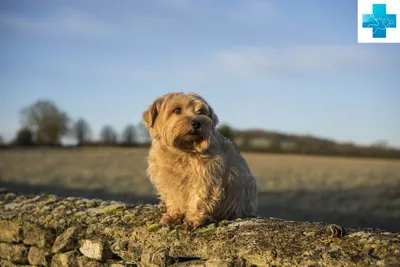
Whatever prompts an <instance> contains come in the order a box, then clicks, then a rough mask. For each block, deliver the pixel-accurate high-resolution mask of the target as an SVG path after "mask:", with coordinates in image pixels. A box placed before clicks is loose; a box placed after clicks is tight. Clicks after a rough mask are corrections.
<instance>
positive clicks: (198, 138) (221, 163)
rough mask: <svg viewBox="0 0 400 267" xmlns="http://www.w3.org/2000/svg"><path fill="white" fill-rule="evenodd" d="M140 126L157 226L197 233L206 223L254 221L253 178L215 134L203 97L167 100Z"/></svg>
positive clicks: (214, 121) (213, 116)
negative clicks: (146, 139)
mask: <svg viewBox="0 0 400 267" xmlns="http://www.w3.org/2000/svg"><path fill="white" fill-rule="evenodd" d="M142 121H143V123H144V124H145V126H146V128H147V130H148V131H149V133H150V136H151V138H152V141H151V147H150V150H149V155H148V168H147V170H146V175H147V177H148V178H149V179H150V181H151V183H152V185H153V186H154V187H155V189H156V190H157V192H158V195H159V198H160V205H159V207H160V208H161V210H163V209H164V211H165V213H163V216H162V218H161V220H160V224H163V225H173V224H179V223H182V226H183V228H184V229H197V228H199V227H201V226H203V225H205V224H206V222H207V221H220V220H225V219H226V220H232V219H236V218H244V217H255V216H256V212H257V205H258V203H257V181H256V178H255V177H254V176H253V175H252V174H251V172H250V169H249V167H248V165H247V163H246V161H245V159H244V158H243V157H242V156H241V154H240V151H239V150H238V149H237V148H236V146H235V145H234V144H233V143H232V142H231V141H230V140H229V139H227V138H225V137H224V136H223V135H222V134H221V133H219V131H218V130H217V129H216V125H217V124H218V121H219V120H218V117H217V115H216V114H215V113H214V110H213V108H212V107H211V106H210V105H209V104H208V103H207V102H206V100H205V99H204V98H203V97H201V96H200V95H198V94H196V93H188V94H185V93H183V92H172V93H168V94H165V95H163V96H161V97H159V98H157V99H156V100H155V101H154V102H153V103H152V104H151V105H150V106H149V107H148V109H147V110H146V111H144V112H143V114H142Z"/></svg>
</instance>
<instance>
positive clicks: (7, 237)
mask: <svg viewBox="0 0 400 267" xmlns="http://www.w3.org/2000/svg"><path fill="white" fill-rule="evenodd" d="M0 229H1V231H0V241H4V242H19V241H21V240H22V229H21V226H20V225H19V223H16V222H10V221H6V220H0Z"/></svg>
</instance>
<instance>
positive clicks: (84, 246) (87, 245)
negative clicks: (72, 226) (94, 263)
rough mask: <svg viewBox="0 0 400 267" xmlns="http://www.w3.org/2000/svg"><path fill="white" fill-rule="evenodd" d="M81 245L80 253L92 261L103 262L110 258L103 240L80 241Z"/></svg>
mask: <svg viewBox="0 0 400 267" xmlns="http://www.w3.org/2000/svg"><path fill="white" fill-rule="evenodd" d="M79 243H80V245H81V247H80V248H79V251H80V252H81V253H82V254H83V255H85V256H86V257H88V258H90V259H94V260H99V261H102V260H105V259H106V258H107V257H109V256H110V253H109V251H107V249H106V248H105V246H104V242H103V241H102V240H91V239H85V240H80V241H79Z"/></svg>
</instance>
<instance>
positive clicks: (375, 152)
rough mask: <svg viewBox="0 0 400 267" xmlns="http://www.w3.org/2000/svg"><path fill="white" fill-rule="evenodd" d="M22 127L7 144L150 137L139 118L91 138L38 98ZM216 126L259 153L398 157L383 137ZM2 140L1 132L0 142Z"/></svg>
mask: <svg viewBox="0 0 400 267" xmlns="http://www.w3.org/2000/svg"><path fill="white" fill-rule="evenodd" d="M20 117H21V123H22V127H21V129H19V130H18V132H17V133H16V136H15V138H14V140H13V141H12V142H11V144H9V145H8V146H9V147H10V146H11V147H13V146H61V145H62V144H61V139H62V138H63V137H69V138H71V137H72V138H74V139H75V140H76V143H77V145H78V146H102V145H106V146H149V145H150V142H151V137H150V134H149V132H148V131H147V129H146V127H145V125H144V124H143V123H142V122H139V123H138V124H136V125H134V124H128V125H126V127H125V128H124V130H123V131H122V133H120V134H118V133H117V131H116V130H115V129H114V128H113V126H112V125H105V126H103V127H102V128H101V130H100V135H99V136H100V138H99V140H93V132H92V129H91V127H90V125H89V123H88V122H87V121H86V120H85V119H83V118H79V119H77V120H76V121H72V120H71V119H70V117H69V116H68V115H67V113H66V112H64V111H62V110H61V109H59V108H58V107H57V105H56V104H55V103H54V102H52V101H47V100H39V101H37V102H35V103H33V104H32V105H30V106H28V107H26V108H23V109H22V110H21V111H20ZM217 130H218V131H219V132H220V133H221V134H223V135H224V136H225V137H226V138H229V139H230V140H232V142H233V143H234V144H235V145H236V146H237V147H238V148H239V149H240V150H241V151H248V152H259V153H264V152H265V153H287V154H310V155H329V156H350V157H353V156H354V157H380V158H400V150H399V149H395V148H390V147H389V146H388V143H387V142H386V141H379V142H377V143H375V144H372V145H370V146H359V145H355V144H352V143H338V142H335V141H333V140H328V139H324V138H317V137H313V136H310V135H305V136H300V135H290V134H283V133H279V132H276V131H265V130H254V129H253V130H238V129H234V128H232V127H231V126H229V125H227V124H221V125H219V126H218V128H217ZM2 143H3V147H4V146H5V145H4V141H3V140H2V138H1V136H0V146H1V144H2Z"/></svg>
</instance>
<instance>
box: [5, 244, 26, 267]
mask: <svg viewBox="0 0 400 267" xmlns="http://www.w3.org/2000/svg"><path fill="white" fill-rule="evenodd" d="M0 259H4V260H8V261H12V262H14V263H22V264H25V263H28V249H27V248H26V247H25V246H24V245H19V244H18V245H17V244H7V243H0Z"/></svg>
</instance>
